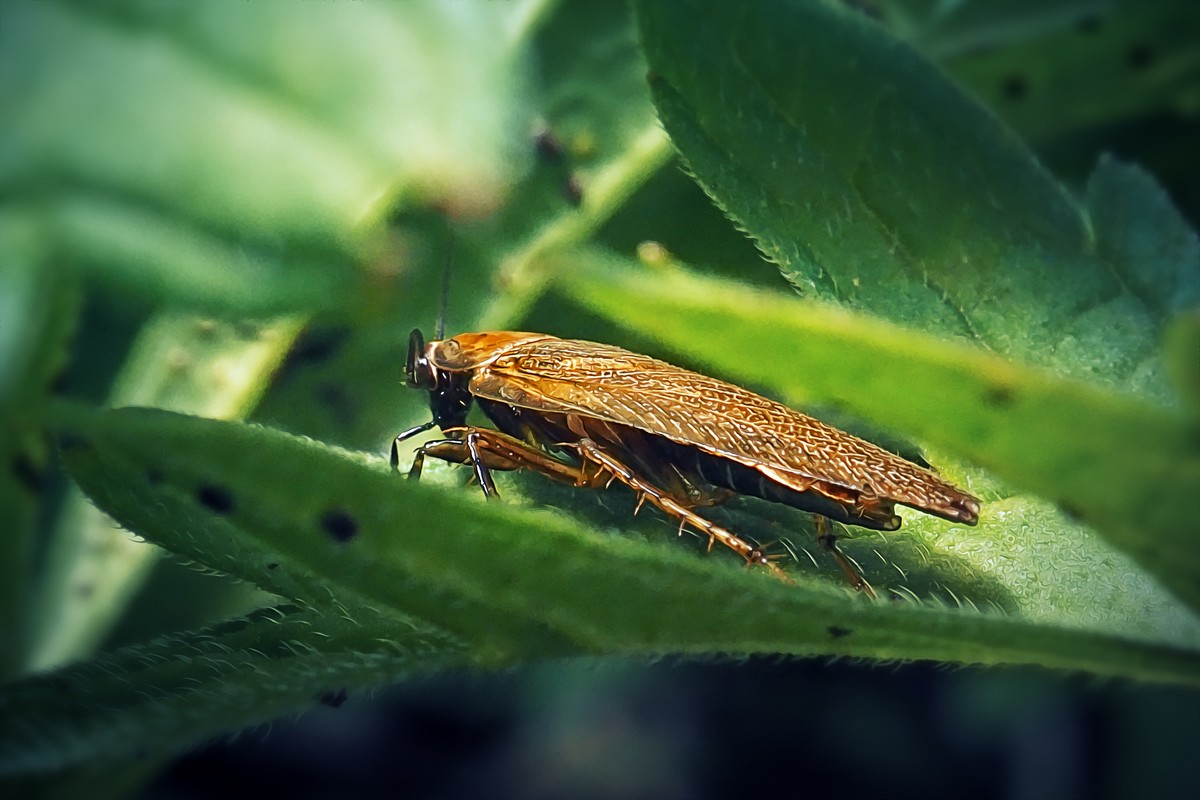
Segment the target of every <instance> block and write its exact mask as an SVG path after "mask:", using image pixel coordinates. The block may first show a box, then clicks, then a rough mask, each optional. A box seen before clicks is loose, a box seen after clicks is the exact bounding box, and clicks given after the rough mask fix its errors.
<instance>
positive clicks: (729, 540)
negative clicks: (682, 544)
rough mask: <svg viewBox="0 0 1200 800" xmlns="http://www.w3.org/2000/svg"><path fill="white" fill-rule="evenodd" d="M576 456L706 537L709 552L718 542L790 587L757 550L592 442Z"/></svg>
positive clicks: (586, 441)
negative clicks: (597, 465)
mask: <svg viewBox="0 0 1200 800" xmlns="http://www.w3.org/2000/svg"><path fill="white" fill-rule="evenodd" d="M579 455H580V457H581V458H583V459H586V460H588V461H593V462H595V463H597V464H599V465H600V466H602V467H604V468H605V469H606V470H608V471H609V472H611V473H612V474H613V476H614V477H615V478H616V479H617V480H619V481H621V483H623V484H625V485H626V486H628V487H629V488H630V489H633V490H634V491H635V492H637V493H638V494H639V495H644V496H645V497H646V499H648V500H649V501H650V503H651V504H652V505H654V506H656V507H657V508H659V509H660V510H662V511H663V512H664V513H666V514H668V515H670V516H672V517H675V518H676V519H678V520H680V530H681V531H682V529H683V524H685V523H686V524H687V525H691V526H692V527H693V528H695V529H696V530H697V531H700V532H701V533H704V534H707V535H708V537H709V548H710V549H711V548H712V544H713V542H715V541H720V542H721V544H723V545H725V546H726V547H728V548H729V549H730V550H732V551H734V552H735V553H737V554H738V555H740V556H741V557H742V558H744V559H746V561H747V562H750V563H753V564H756V565H759V566H763V567H766V568H767V569H768V570H770V571H771V573H772V574H774V575H775V576H776V577H778V578H781V579H782V580H784V581H787V582H788V583H791V579H789V578H788V577H787V574H786V573H785V572H784V571H783V570H781V569H780V568H779V566H778V565H777V564H775V563H774V562H773V561H771V560H770V559H767V558H764V557H763V556H762V553H761V551H760V550H759V549H758V548H756V547H753V546H752V545H750V544H749V543H748V542H746V541H745V540H744V539H742V538H741V537H739V536H737V535H735V534H733V533H731V532H730V531H727V530H726V529H724V528H722V527H721V526H720V525H717V524H715V523H713V522H710V521H708V520H707V519H705V518H704V517H701V516H700V515H698V514H696V513H695V512H693V511H692V510H691V509H689V508H688V507H687V506H686V505H684V504H683V503H681V502H680V501H679V500H677V499H676V498H675V497H673V496H671V495H670V494H669V493H668V492H665V491H663V490H662V489H660V488H658V487H657V486H655V485H654V484H652V483H650V482H649V481H647V480H644V479H642V478H641V477H639V476H638V475H636V474H634V472H633V471H632V470H630V469H629V467H627V466H625V464H623V463H622V462H621V461H620V460H619V459H617V458H616V457H615V456H613V455H612V454H611V453H609V452H608V451H606V450H604V449H603V448H602V447H600V446H599V445H598V444H596V442H594V441H593V440H591V439H588V438H587V437H584V438H582V439H580V440H579Z"/></svg>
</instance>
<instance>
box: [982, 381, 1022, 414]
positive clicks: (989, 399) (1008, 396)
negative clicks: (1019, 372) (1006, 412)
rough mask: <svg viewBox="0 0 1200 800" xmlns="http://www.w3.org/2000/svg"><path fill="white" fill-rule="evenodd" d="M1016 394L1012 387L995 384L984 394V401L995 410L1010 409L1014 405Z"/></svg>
mask: <svg viewBox="0 0 1200 800" xmlns="http://www.w3.org/2000/svg"><path fill="white" fill-rule="evenodd" d="M1014 397H1015V395H1014V392H1013V390H1012V387H1011V386H1001V385H999V384H995V385H992V386H989V387H988V388H987V389H986V390H985V391H984V393H983V400H984V402H985V403H987V404H988V405H990V406H994V407H995V408H1008V407H1009V406H1011V405H1012V404H1013V400H1014Z"/></svg>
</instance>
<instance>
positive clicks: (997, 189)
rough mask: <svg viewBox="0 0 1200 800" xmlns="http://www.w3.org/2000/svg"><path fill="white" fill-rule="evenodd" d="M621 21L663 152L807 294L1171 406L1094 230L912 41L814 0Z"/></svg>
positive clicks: (697, 1)
mask: <svg viewBox="0 0 1200 800" xmlns="http://www.w3.org/2000/svg"><path fill="white" fill-rule="evenodd" d="M636 8H637V10H638V19H639V24H640V26H641V31H642V39H643V44H644V46H645V49H646V54H647V60H648V61H649V63H650V66H651V69H652V77H651V86H652V89H653V91H654V96H655V102H656V104H657V106H658V108H659V112H660V114H661V115H662V118H663V121H664V124H665V125H666V127H667V129H668V131H669V132H670V133H671V136H672V139H673V140H674V142H675V144H676V146H677V147H678V148H679V149H680V152H681V153H682V154H683V156H684V157H685V159H686V160H687V161H688V163H689V165H690V166H691V168H692V169H693V170H694V171H695V173H696V175H697V177H698V179H699V180H700V182H701V184H702V185H703V186H704V187H705V189H706V190H707V191H708V192H709V193H710V194H711V195H712V196H713V197H714V198H715V199H716V200H717V201H718V203H719V204H720V205H721V206H722V207H723V208H724V209H725V210H726V212H727V213H729V214H730V215H731V216H732V217H733V218H734V219H735V220H736V221H737V222H738V224H740V225H741V226H743V227H744V228H745V229H746V230H747V231H748V232H750V234H751V235H753V236H754V238H755V239H756V240H757V241H758V243H759V245H760V247H762V249H763V250H764V252H766V253H767V255H768V256H770V257H771V258H772V259H773V260H774V261H776V262H777V263H778V264H779V265H780V267H781V269H782V270H783V272H784V274H785V275H786V276H787V277H788V279H789V280H791V281H792V282H794V283H795V284H796V285H797V287H798V288H799V289H800V291H801V292H802V293H803V294H806V295H810V296H813V297H818V298H823V299H828V300H836V301H838V302H840V303H843V304H846V305H849V306H851V307H855V308H860V309H864V310H870V311H871V312H873V313H875V314H877V315H879V316H882V317H885V318H887V319H890V320H893V321H897V322H903V323H905V324H907V325H911V326H915V327H918V328H924V329H927V330H930V331H935V332H937V333H940V334H942V335H943V336H953V337H957V338H964V339H968V340H971V341H975V342H978V343H980V344H983V345H985V346H987V347H990V348H991V349H993V350H996V351H999V352H1003V353H1007V354H1010V355H1013V356H1017V357H1020V358H1022V359H1024V360H1027V361H1029V362H1031V363H1034V364H1040V365H1044V366H1052V367H1054V368H1055V369H1057V370H1059V371H1060V372H1062V373H1064V374H1069V375H1074V376H1082V377H1088V378H1091V379H1093V380H1098V381H1103V382H1105V383H1108V384H1109V385H1113V386H1117V385H1120V386H1125V385H1127V384H1128V383H1129V382H1130V381H1131V380H1132V381H1136V384H1137V386H1138V388H1141V389H1143V390H1144V391H1145V392H1146V393H1147V394H1148V395H1150V396H1152V397H1157V398H1165V397H1166V396H1167V392H1166V389H1165V381H1164V380H1163V375H1162V373H1163V370H1162V367H1161V360H1160V359H1159V354H1158V349H1157V338H1158V335H1159V334H1160V332H1161V329H1162V326H1163V324H1164V323H1165V320H1164V319H1162V318H1160V317H1159V316H1157V314H1156V311H1157V309H1156V308H1154V307H1150V306H1147V305H1146V303H1145V302H1144V301H1143V298H1142V297H1141V296H1139V295H1138V294H1135V293H1131V292H1129V291H1127V290H1126V288H1125V286H1124V285H1123V284H1122V282H1121V281H1120V280H1118V278H1117V277H1116V274H1115V273H1116V269H1115V266H1114V264H1113V263H1111V262H1110V261H1109V260H1108V258H1107V257H1106V254H1105V253H1104V252H1103V251H1101V252H1097V244H1096V240H1095V239H1098V240H1100V241H1103V240H1104V238H1105V237H1106V236H1108V234H1107V233H1105V232H1103V231H1099V230H1098V231H1096V232H1095V239H1093V234H1092V232H1091V230H1090V229H1089V220H1088V219H1087V218H1086V217H1085V215H1084V214H1083V213H1082V212H1081V210H1080V209H1079V207H1078V206H1077V205H1076V203H1075V202H1074V200H1073V199H1072V198H1071V197H1070V196H1069V195H1068V194H1067V193H1066V192H1065V191H1064V190H1063V189H1062V187H1060V186H1059V185H1058V184H1057V183H1056V182H1055V181H1054V180H1053V179H1052V178H1051V177H1050V176H1049V175H1048V174H1047V173H1046V172H1045V171H1044V170H1043V169H1042V167H1041V166H1040V165H1039V164H1038V163H1037V162H1036V160H1035V159H1034V158H1033V157H1032V156H1031V155H1030V154H1029V153H1028V152H1027V151H1026V150H1025V149H1024V148H1023V147H1022V146H1021V144H1020V143H1019V142H1017V141H1016V140H1015V138H1014V137H1013V136H1012V135H1011V134H1010V133H1009V132H1008V131H1006V130H1005V129H1004V128H1003V127H1001V126H1000V125H999V124H997V122H996V121H995V120H994V118H992V116H991V114H990V113H989V112H987V111H986V110H985V109H983V108H982V107H980V106H978V105H977V104H976V103H974V102H973V101H972V100H971V99H970V98H969V97H968V96H967V95H966V94H964V93H963V92H962V90H960V89H959V88H957V87H956V86H954V85H952V84H951V83H949V82H948V81H947V80H946V79H945V77H944V76H943V75H942V74H940V73H939V71H938V70H937V69H936V68H935V67H933V66H932V65H931V64H929V63H927V62H926V61H925V60H923V59H922V58H921V56H919V55H918V54H917V53H916V52H915V51H913V50H912V49H911V48H910V47H909V46H908V45H906V44H904V43H902V42H900V41H897V40H895V39H893V38H892V37H890V36H889V35H888V34H886V33H885V32H884V31H883V30H882V29H881V28H879V27H878V26H876V25H875V24H874V23H872V22H870V21H869V20H867V19H865V18H863V17H862V16H861V15H859V14H857V13H855V12H853V11H849V10H847V9H845V8H840V7H837V6H835V5H834V4H832V3H825V2H789V3H777V4H749V5H747V4H724V3H715V2H706V1H704V0H693V2H680V3H654V2H642V3H637V4H636ZM1080 343H1083V345H1080Z"/></svg>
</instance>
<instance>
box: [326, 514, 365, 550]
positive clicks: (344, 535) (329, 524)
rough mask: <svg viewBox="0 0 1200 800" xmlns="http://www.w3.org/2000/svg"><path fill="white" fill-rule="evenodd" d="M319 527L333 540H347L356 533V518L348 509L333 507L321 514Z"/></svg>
mask: <svg viewBox="0 0 1200 800" xmlns="http://www.w3.org/2000/svg"><path fill="white" fill-rule="evenodd" d="M321 528H322V530H324V531H325V533H327V534H329V538H331V539H333V540H334V541H335V542H348V541H350V540H351V539H353V538H354V537H355V536H357V535H358V520H356V519H355V518H354V517H353V516H351V515H350V513H349V512H348V511H344V510H343V509H340V508H335V509H332V510H330V511H326V512H325V513H324V514H322V515H321Z"/></svg>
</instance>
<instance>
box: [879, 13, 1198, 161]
mask: <svg viewBox="0 0 1200 800" xmlns="http://www.w3.org/2000/svg"><path fill="white" fill-rule="evenodd" d="M1023 6H1024V7H1023ZM1198 12H1200V7H1197V6H1196V5H1195V4H1194V3H1179V2H1176V1H1175V0H1150V1H1149V2H1140V3H1122V2H1113V0H1096V1H1092V2H1088V1H1087V0H1085V1H1084V2H1077V1H1076V0H1067V2H1055V3H1045V2H1037V0H1034V2H1030V3H1013V2H1008V3H960V4H957V7H956V8H954V9H953V10H950V11H949V13H947V14H945V15H944V16H943V17H941V18H939V19H937V20H935V21H932V22H931V24H929V25H928V26H927V27H926V28H925V29H924V30H921V31H919V32H916V33H915V35H914V36H913V37H912V38H913V40H914V41H915V43H916V44H917V46H918V47H920V48H921V49H922V50H923V51H924V52H925V53H927V54H929V55H931V56H932V57H934V58H936V59H938V61H939V62H940V63H941V64H942V65H943V66H945V67H946V69H947V70H949V71H950V72H951V73H952V74H953V75H954V77H955V78H956V79H957V80H958V81H960V82H961V83H962V84H963V86H964V87H965V88H967V89H968V90H970V91H971V93H972V94H973V95H974V96H976V97H978V98H980V99H981V100H982V101H983V102H984V103H985V104H986V105H988V107H990V108H991V109H993V110H994V111H995V112H996V113H997V114H998V115H999V116H1001V117H1002V118H1003V119H1004V121H1005V122H1006V123H1007V124H1008V125H1010V126H1012V127H1013V129H1014V130H1016V131H1017V133H1019V134H1020V135H1021V137H1022V138H1023V139H1024V140H1025V141H1028V142H1033V143H1039V142H1047V141H1053V140H1054V139H1055V138H1059V137H1065V136H1068V135H1070V134H1073V133H1077V132H1080V131H1086V130H1088V129H1089V128H1091V127H1095V126H1100V125H1106V124H1107V125H1112V124H1114V123H1118V122H1123V121H1128V120H1133V119H1137V118H1139V117H1148V116H1150V115H1153V114H1161V113H1164V112H1165V113H1170V112H1171V111H1173V110H1176V109H1178V108H1180V107H1183V106H1186V104H1188V103H1189V102H1191V100H1190V98H1191V96H1192V95H1193V94H1194V92H1195V87H1196V82H1197V78H1200V58H1198V56H1200V49H1198V48H1197V38H1196V34H1197V32H1198V31H1200V13H1198ZM885 22H886V19H885Z"/></svg>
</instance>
